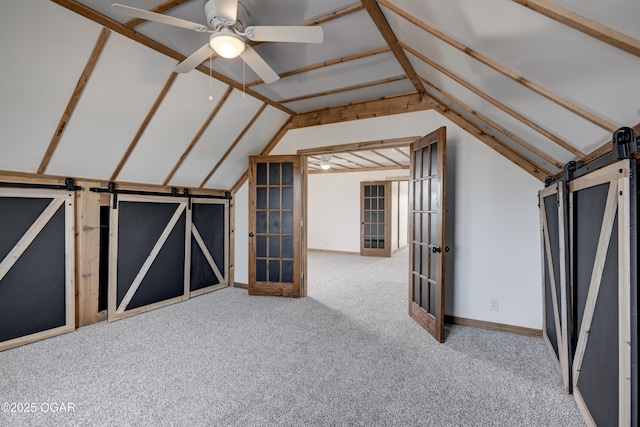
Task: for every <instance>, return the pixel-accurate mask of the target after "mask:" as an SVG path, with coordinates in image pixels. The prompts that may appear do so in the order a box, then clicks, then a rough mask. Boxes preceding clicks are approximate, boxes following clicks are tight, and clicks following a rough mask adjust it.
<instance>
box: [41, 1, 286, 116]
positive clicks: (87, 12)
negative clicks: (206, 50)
mask: <svg viewBox="0 0 640 427" xmlns="http://www.w3.org/2000/svg"><path fill="white" fill-rule="evenodd" d="M51 1H52V2H54V3H56V4H59V5H60V6H63V7H65V8H67V9H69V10H71V11H73V12H75V13H77V14H79V15H82V16H84V17H85V18H88V19H90V20H92V21H94V22H96V23H98V24H100V25H102V26H104V27H107V28H109V29H111V30H113V31H115V32H117V33H120V34H122V35H123V36H125V37H128V38H130V39H131V40H135V41H137V42H138V43H141V44H143V45H145V46H147V47H149V48H151V49H153V50H155V51H156V52H159V53H161V54H163V55H166V56H168V57H170V58H173V59H175V60H176V61H178V62H181V61H183V60H185V59H186V56H184V55H182V54H181V53H179V52H177V51H175V50H173V49H170V48H168V47H167V46H165V45H163V44H162V43H160V42H157V41H156V40H153V39H152V38H150V37H147V36H145V35H143V34H140V33H138V32H136V31H134V30H133V29H131V28H127V27H125V26H124V25H122V24H120V23H119V22H117V21H114V20H113V19H110V18H107V17H106V16H104V15H101V14H99V13H98V12H96V11H95V10H93V9H91V8H89V7H87V6H85V5H83V4H80V3H78V2H76V1H73V0H51ZM195 69H196V70H198V71H200V72H202V73H204V74H206V75H207V76H209V75H210V76H212V77H214V78H215V79H216V80H220V81H221V82H223V83H226V84H227V85H229V86H232V87H234V88H236V89H238V90H243V91H244V92H246V93H247V95H250V96H252V97H254V98H256V99H258V100H260V101H262V102H266V103H267V104H269V105H271V106H273V107H275V108H277V109H279V110H282V111H284V112H285V113H287V114H292V115H293V114H295V112H293V111H291V110H289V109H288V108H285V107H283V106H282V105H280V104H278V103H276V102H273V101H272V100H270V99H269V98H267V97H266V96H264V95H261V94H259V93H258V92H256V91H254V90H251V89H250V88H249V89H245V88H244V87H243V85H242V83H238V82H237V81H235V80H233V79H231V78H229V77H227V76H225V75H224V74H221V73H219V72H217V71H215V70H210V69H209V68H208V67H205V66H204V65H202V64H200V65H198V66H197V67H196V68H195Z"/></svg>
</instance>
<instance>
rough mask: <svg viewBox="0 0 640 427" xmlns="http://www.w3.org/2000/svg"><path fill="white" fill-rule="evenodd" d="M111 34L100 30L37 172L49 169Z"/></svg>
mask: <svg viewBox="0 0 640 427" xmlns="http://www.w3.org/2000/svg"><path fill="white" fill-rule="evenodd" d="M110 34H111V31H109V30H107V29H106V28H103V29H102V31H101V32H100V35H99V36H98V41H96V44H95V46H94V47H93V51H92V52H91V55H90V56H89V60H88V61H87V64H86V65H85V66H84V70H83V71H82V74H80V78H79V79H78V83H76V87H75V89H74V90H73V92H72V93H71V99H69V102H68V103H67V108H65V110H64V113H62V117H61V118H60V121H59V122H58V126H57V127H56V130H55V131H54V132H53V137H52V138H51V141H50V142H49V146H48V147H47V151H46V152H45V153H44V157H43V158H42V161H41V162H40V166H39V167H38V172H37V173H39V174H43V173H44V172H45V171H46V170H47V167H48V166H49V162H50V161H51V158H52V157H53V153H55V151H56V148H58V144H59V143H60V140H61V139H62V135H63V134H64V130H65V129H66V128H67V124H68V123H69V120H71V115H73V112H74V110H75V109H76V106H77V105H78V102H79V101H80V97H81V96H82V92H83V91H84V88H85V87H86V86H87V81H89V77H91V73H93V70H94V69H95V67H96V63H97V62H98V58H100V54H102V50H103V49H104V46H105V44H106V43H107V39H108V38H109V35H110Z"/></svg>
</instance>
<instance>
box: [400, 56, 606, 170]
mask: <svg viewBox="0 0 640 427" xmlns="http://www.w3.org/2000/svg"><path fill="white" fill-rule="evenodd" d="M409 60H410V61H412V64H413V66H414V68H415V69H416V72H417V73H418V74H419V75H420V76H421V77H422V78H424V79H426V80H429V81H436V80H437V81H438V84H437V85H436V87H438V89H440V90H443V91H445V92H448V93H449V94H451V95H452V96H454V97H455V98H457V99H458V100H460V101H462V102H463V103H465V104H466V105H468V106H469V107H470V108H472V109H473V110H475V111H478V112H480V113H482V114H483V115H484V116H486V117H488V118H489V119H490V120H492V121H494V122H496V123H497V124H498V125H500V126H502V127H504V128H505V129H507V130H508V131H509V132H512V133H514V134H515V135H518V136H519V137H521V138H522V139H523V140H525V141H526V142H528V143H529V144H531V145H533V146H535V147H537V148H538V149H541V150H543V151H545V152H546V153H547V154H549V155H550V156H551V157H553V158H555V159H557V160H558V161H560V162H561V163H566V162H568V161H570V160H575V156H574V155H573V154H571V153H569V152H568V151H566V150H565V149H564V148H561V147H560V146H559V145H557V144H556V143H554V142H553V141H551V140H549V139H548V138H547V137H545V136H543V135H541V134H540V133H538V132H536V131H535V130H533V129H532V128H530V127H529V126H527V125H525V124H523V123H522V122H520V121H518V120H516V119H515V118H513V117H511V116H510V115H508V114H507V113H505V112H503V111H502V110H500V109H498V108H497V107H495V106H493V105H492V104H490V103H489V102H487V101H485V100H483V99H482V98H480V97H479V96H477V95H475V94H474V93H472V92H471V91H469V90H468V89H466V88H464V87H463V86H461V85H460V84H458V83H457V82H455V81H453V80H451V79H449V78H448V77H446V76H444V75H443V74H440V73H439V72H438V71H436V70H435V69H434V68H432V67H430V66H429V65H427V64H425V63H423V62H421V61H419V60H417V59H416V58H415V57H414V56H413V55H410V54H409ZM600 137H601V138H607V137H608V136H607V134H606V133H604V131H602V133H601V134H600ZM609 138H610V136H609ZM594 144H595V143H594ZM589 148H590V147H587V148H586V150H587V151H588V150H589Z"/></svg>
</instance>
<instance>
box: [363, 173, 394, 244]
mask: <svg viewBox="0 0 640 427" xmlns="http://www.w3.org/2000/svg"><path fill="white" fill-rule="evenodd" d="M363 189H364V199H363V219H362V223H363V239H364V241H363V247H364V248H365V249H385V247H386V245H387V244H388V243H387V242H385V232H386V226H385V221H387V220H388V218H386V214H385V207H386V200H385V197H386V194H385V185H384V184H363Z"/></svg>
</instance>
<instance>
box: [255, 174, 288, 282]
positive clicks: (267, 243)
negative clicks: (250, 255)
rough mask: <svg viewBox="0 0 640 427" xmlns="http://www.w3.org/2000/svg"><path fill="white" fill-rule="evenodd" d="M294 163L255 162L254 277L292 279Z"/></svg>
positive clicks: (269, 280)
mask: <svg viewBox="0 0 640 427" xmlns="http://www.w3.org/2000/svg"><path fill="white" fill-rule="evenodd" d="M293 173H294V168H293V163H291V162H282V163H279V162H269V163H257V164H256V224H255V226H256V242H257V246H256V281H258V282H266V283H270V284H277V283H292V282H293V261H294V259H293V258H294V250H293V245H294V236H293V234H294V224H293V223H294V212H293V207H294V203H293V201H294V200H293V198H294V191H293V183H294V179H293Z"/></svg>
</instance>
